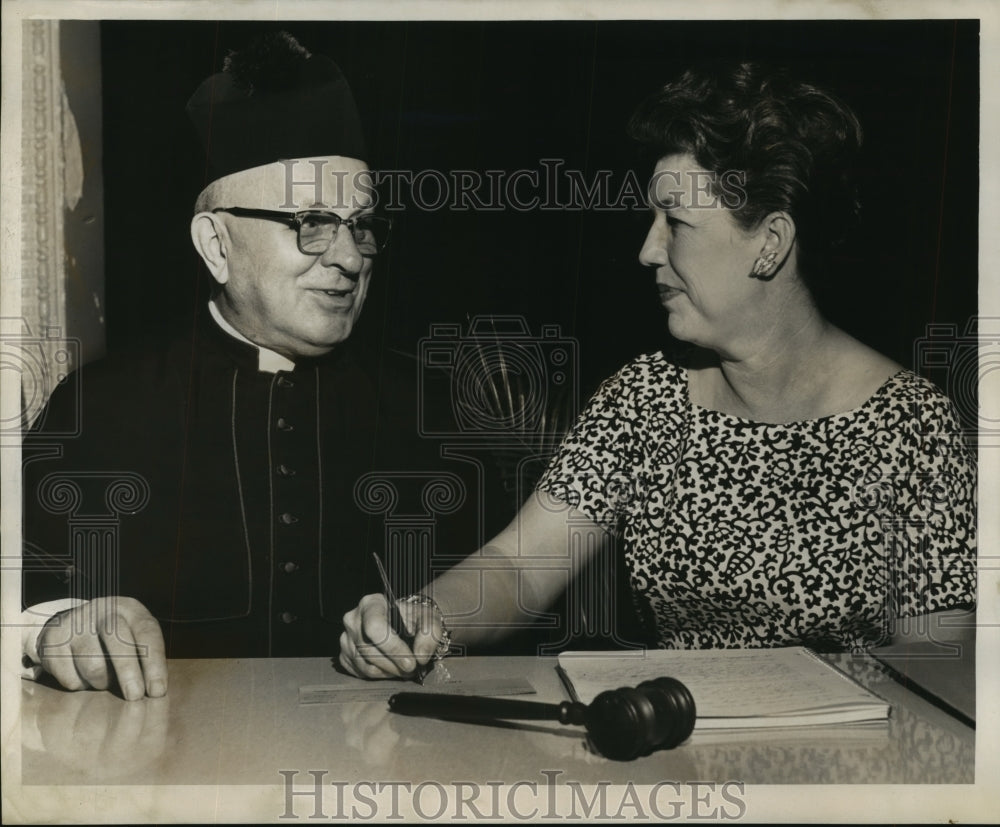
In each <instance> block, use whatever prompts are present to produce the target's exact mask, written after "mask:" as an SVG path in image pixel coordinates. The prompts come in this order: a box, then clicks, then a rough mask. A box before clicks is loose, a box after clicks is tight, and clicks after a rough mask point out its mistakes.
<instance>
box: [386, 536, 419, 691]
mask: <svg viewBox="0 0 1000 827" xmlns="http://www.w3.org/2000/svg"><path fill="white" fill-rule="evenodd" d="M372 557H374V558H375V565H376V566H378V574H379V577H381V578H382V593H383V594H384V595H385V600H386V603H388V604H389V625H390V627H392V631H393V632H395V633H396V634H397V635H399V637H400V638H402V639H403V640H404V641H406V643H407V644H409V645H410V646H411V648H412V646H413V641H414V638H413V637H411V636H410V634H409V632H407V631H406V626H405V625H404V623H403V617H402V615H401V614H400V613H399V606H397V605H396V594H395V592H393V590H392V586H391V585H390V584H389V575H388V574H386V571H385V566H383V565H382V558H381V557H379V556H378V552H375V551H373V552H372ZM429 671H430V664H427V665H426V666H421V665H420V664H419V663H418V664H417V671H416V672H415V673H414V675H413V680H415V681H416V682H417V683H419V684H423V682H424V678H425V677H426V676H427V673H428V672H429Z"/></svg>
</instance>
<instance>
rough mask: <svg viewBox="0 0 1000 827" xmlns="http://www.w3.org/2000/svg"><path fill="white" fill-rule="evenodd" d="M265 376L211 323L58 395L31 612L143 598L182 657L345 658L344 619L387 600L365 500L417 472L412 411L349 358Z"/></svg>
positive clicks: (46, 442) (111, 362)
mask: <svg viewBox="0 0 1000 827" xmlns="http://www.w3.org/2000/svg"><path fill="white" fill-rule="evenodd" d="M257 360H258V357H257V351H256V349H255V348H253V347H252V346H249V345H247V344H245V343H242V342H240V341H238V340H236V339H234V338H233V337H231V336H230V335H228V334H227V333H225V332H224V331H222V330H221V329H220V328H219V327H218V326H217V325H216V323H215V322H214V321H213V320H212V319H211V317H210V315H209V314H208V313H207V312H206V313H204V314H202V315H200V316H199V317H198V319H197V320H196V321H195V322H194V323H192V324H190V325H186V326H184V327H182V328H181V329H180V330H179V332H178V333H177V334H176V335H174V336H172V337H171V338H169V339H168V340H167V341H165V342H163V343H161V345H160V346H158V347H156V348H151V349H149V350H148V351H146V352H135V351H133V352H129V353H126V354H123V355H120V356H116V357H113V358H108V359H105V360H102V361H100V362H96V363H93V364H91V365H87V366H85V367H84V368H83V369H82V370H80V371H77V372H76V373H75V374H73V375H72V376H71V377H70V378H69V379H68V380H67V381H66V382H65V383H63V385H61V386H60V387H59V388H58V389H57V390H56V391H55V393H54V394H53V396H52V398H51V400H50V402H49V405H48V407H47V409H46V410H45V411H44V413H43V415H42V416H41V417H40V419H39V420H38V422H37V423H36V425H35V426H34V428H33V429H32V432H31V433H30V434H29V435H27V436H26V438H25V441H24V481H25V485H24V492H23V493H24V518H25V520H24V537H25V556H24V564H23V567H24V595H23V597H24V603H25V605H28V606H30V605H33V604H35V603H38V602H41V601H44V600H51V599H55V598H59V597H67V596H78V597H86V598H89V597H93V596H98V595H101V594H121V595H126V596H129V597H134V598H136V599H137V600H139V601H141V602H142V603H143V604H145V605H146V606H147V607H148V608H149V609H150V611H151V612H152V613H153V614H154V615H155V616H156V617H157V618H158V619H159V620H160V621H161V625H162V628H163V633H164V638H165V640H166V645H167V654H168V656H169V657H241V656H247V657H255V656H258V657H259V656H306V655H335V654H336V652H337V651H338V643H337V640H338V637H339V634H340V631H341V618H342V616H343V614H344V612H346V611H348V610H349V609H351V608H352V607H354V606H355V605H357V601H358V599H359V598H360V597H361V596H362V595H363V594H366V593H368V592H372V591H379V590H381V586H380V582H379V580H378V577H377V573H376V571H375V568H374V565H373V561H372V558H371V551H372V550H373V549H374V550H378V549H380V548H381V533H380V532H381V528H380V520H379V518H377V517H372V516H371V515H369V514H367V513H365V511H364V510H363V509H362V508H360V507H359V505H358V503H357V500H356V496H355V486H356V484H357V482H358V480H359V479H360V478H361V477H362V476H363V475H364V474H366V473H367V472H369V471H371V470H372V469H373V468H374V467H376V466H378V465H379V464H381V465H382V467H389V466H390V465H391V464H392V463H393V462H398V461H399V460H403V459H405V460H406V461H408V462H412V461H413V459H414V455H413V454H410V453H409V450H410V447H413V445H416V441H415V442H414V444H413V445H411V446H409V447H407V446H406V445H405V440H402V439H400V435H401V434H402V435H404V436H405V433H406V431H407V428H406V427H405V426H400V422H407V421H412V418H411V417H408V413H407V408H408V407H409V406H411V405H412V404H413V403H412V401H410V400H406V401H404V400H403V397H404V396H406V394H405V393H401V395H400V397H398V398H396V397H393V394H392V392H391V390H389V391H387V389H386V388H384V387H381V388H380V389H379V393H378V395H376V393H375V390H374V388H373V384H372V382H371V381H370V380H369V378H368V375H367V374H366V373H365V372H364V371H363V370H362V369H361V368H360V367H359V365H358V363H357V362H356V361H355V359H353V358H352V357H351V355H350V353H349V346H345V347H341V348H338V349H337V350H335V351H334V352H333V353H331V354H330V355H328V356H326V357H323V358H319V359H308V360H301V361H299V362H298V363H297V364H296V367H295V370H294V371H289V372H285V371H282V372H279V373H276V374H271V373H263V372H260V371H259V370H258V365H257ZM410 413H412V410H411V411H410ZM411 430H412V429H411ZM415 450H419V445H416V448H415Z"/></svg>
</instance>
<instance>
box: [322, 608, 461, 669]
mask: <svg viewBox="0 0 1000 827" xmlns="http://www.w3.org/2000/svg"><path fill="white" fill-rule="evenodd" d="M397 606H398V608H399V616H400V621H401V623H402V626H403V627H404V628H402V629H401V630H400V631H402V632H403V633H404V634H405V635H407V637H408V640H404V639H403V638H402V637H400V635H399V634H397V633H396V632H395V631H393V628H392V621H391V620H390V618H389V604H388V601H387V600H386V598H385V596H384V595H381V594H369V595H365V596H364V597H363V598H361V602H360V603H358V605H357V607H356V608H354V609H352V610H351V611H349V612H348V613H347V614H346V615H344V631H343V633H342V634H341V635H340V665H341V666H342V667H343V668H344V669H345V670H346V671H347V672H349V673H350V674H352V675H354V676H356V677H359V678H372V679H381V678H409V677H412V676H413V675H414V673H415V672H416V671H417V668H418V666H423V665H425V664H426V663H428V662H429V661H430V660H431V658H433V657H434V654H435V652H437V651H438V648H439V645H440V643H441V641H442V639H443V637H444V635H443V624H442V619H441V617H440V614H439V612H438V611H437V610H436V609H435V608H434V607H433V606H432V605H428V604H426V603H421V602H419V601H418V600H413V599H403V600H398V601H397ZM411 647H412V648H411Z"/></svg>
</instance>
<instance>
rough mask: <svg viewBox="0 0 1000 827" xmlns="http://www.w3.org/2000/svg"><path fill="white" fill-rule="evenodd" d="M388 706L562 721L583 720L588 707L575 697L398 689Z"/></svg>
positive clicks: (433, 714) (435, 713) (474, 717)
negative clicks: (557, 699) (554, 699)
mask: <svg viewBox="0 0 1000 827" xmlns="http://www.w3.org/2000/svg"><path fill="white" fill-rule="evenodd" d="M389 709H391V710H392V711H393V712H398V713H399V714H401V715H422V716H424V717H427V718H457V719H460V720H463V721H495V720H517V721H559V723H561V724H583V723H585V720H586V717H585V716H586V711H587V707H586V706H584V705H583V704H581V703H574V702H572V701H563V702H562V703H559V704H546V703H539V702H538V701H516V700H512V699H510V698H490V697H486V696H483V695H450V694H447V693H444V692H397V693H396V694H395V695H393V696H392V697H391V698H389Z"/></svg>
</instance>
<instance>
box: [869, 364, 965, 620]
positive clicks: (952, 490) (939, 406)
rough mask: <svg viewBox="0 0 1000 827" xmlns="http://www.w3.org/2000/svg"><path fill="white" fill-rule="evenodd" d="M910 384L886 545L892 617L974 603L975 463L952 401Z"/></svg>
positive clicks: (927, 386) (924, 385)
mask: <svg viewBox="0 0 1000 827" xmlns="http://www.w3.org/2000/svg"><path fill="white" fill-rule="evenodd" d="M910 377H911V378H910V382H909V383H908V387H907V391H906V393H905V394H904V396H905V401H904V408H902V409H901V410H900V416H901V421H900V423H899V425H900V451H901V453H902V457H901V459H902V467H903V469H904V470H903V471H902V473H901V474H900V476H899V478H898V480H897V485H896V486H895V489H896V491H895V494H896V502H895V508H894V509H893V511H894V515H893V520H892V524H891V526H890V527H889V532H888V533H887V538H886V539H887V541H888V542H887V548H888V549H890V551H891V554H892V560H893V570H894V580H895V583H894V585H895V589H894V592H895V595H894V596H895V602H896V605H895V606H894V609H895V614H896V616H897V617H907V616H911V615H914V614H922V613H925V612H933V611H938V610H942V609H950V608H957V607H965V606H972V605H973V604H974V603H975V600H976V461H975V458H974V456H973V454H972V452H971V451H970V450H969V448H968V446H967V444H966V442H965V440H964V438H963V435H962V431H961V428H960V426H959V424H958V419H957V416H956V415H955V411H954V408H953V406H952V404H951V402H950V400H949V399H948V398H947V397H946V396H945V395H944V394H943V393H941V392H940V391H939V390H938V389H937V388H936V387H934V386H933V385H932V384H931V383H930V382H927V381H926V380H923V379H921V378H919V377H917V376H915V375H912V374H911V375H910Z"/></svg>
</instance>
